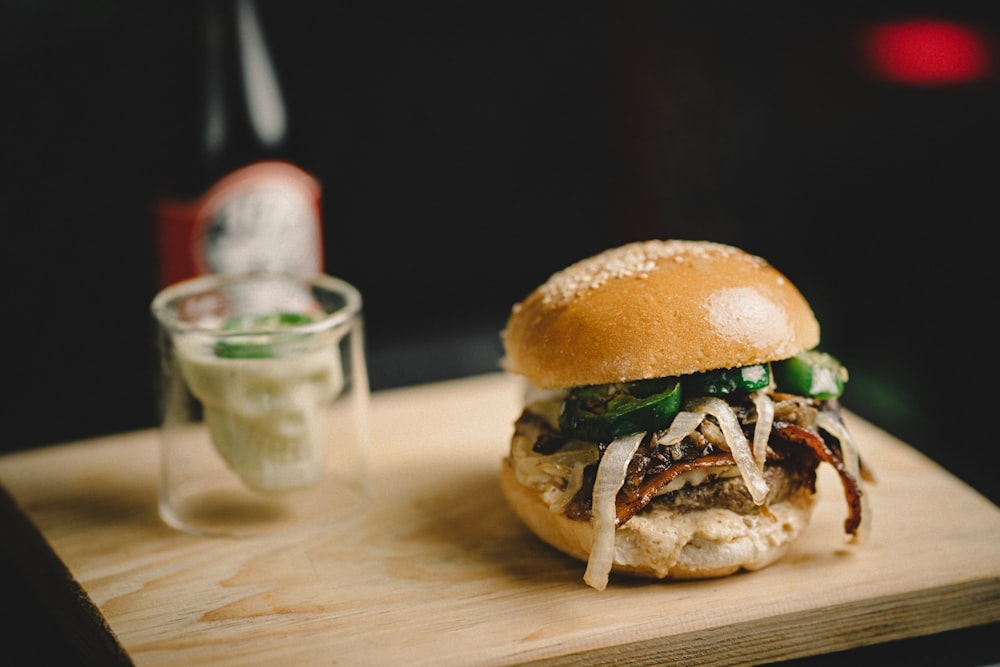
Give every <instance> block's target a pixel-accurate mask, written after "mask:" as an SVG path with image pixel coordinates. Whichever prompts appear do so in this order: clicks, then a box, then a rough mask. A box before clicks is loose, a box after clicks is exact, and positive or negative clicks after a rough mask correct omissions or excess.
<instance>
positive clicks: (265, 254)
mask: <svg viewBox="0 0 1000 667" xmlns="http://www.w3.org/2000/svg"><path fill="white" fill-rule="evenodd" d="M157 217H158V225H159V229H158V230H157V231H158V241H159V245H160V247H159V252H160V282H161V284H162V285H169V284H171V283H175V282H177V281H179V280H183V279H185V278H190V277H192V276H196V275H201V274H205V273H245V272H249V271H272V272H280V273H293V274H297V275H313V274H316V273H320V272H321V271H322V270H323V237H322V233H323V232H322V225H321V217H320V186H319V183H318V182H317V181H316V179H315V178H313V177H312V176H310V175H309V174H307V173H306V172H304V171H302V170H301V169H299V168H298V167H296V166H294V165H291V164H288V163H286V162H258V163H255V164H251V165H249V166H247V167H242V168H241V169H238V170H236V171H234V172H232V173H231V174H229V175H228V176H226V177H224V178H223V179H221V180H220V181H219V182H218V183H216V184H215V185H214V186H213V187H212V188H211V189H210V190H208V192H206V193H205V194H204V195H203V196H202V197H201V198H199V199H197V200H194V201H188V202H181V201H164V202H161V203H160V204H159V206H158V207H157Z"/></svg>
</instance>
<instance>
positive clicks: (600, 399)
mask: <svg viewBox="0 0 1000 667" xmlns="http://www.w3.org/2000/svg"><path fill="white" fill-rule="evenodd" d="M680 406H681V385H680V382H679V381H678V379H677V378H657V379H654V380H637V381H635V382H618V383H612V384H602V385H587V386H580V387H573V388H572V389H571V390H570V392H569V395H568V396H567V397H566V400H565V401H563V404H562V408H561V410H560V413H559V429H560V430H561V431H562V432H563V433H566V434H568V435H570V436H572V437H574V438H578V439H580V440H587V441H589V442H611V441H612V440H614V439H615V438H619V437H621V436H623V435H628V434H629V433H638V432H640V431H652V430H655V429H658V428H662V427H663V426H665V425H666V424H668V423H669V422H670V420H671V419H673V417H674V415H676V414H677V412H678V411H679V410H680Z"/></svg>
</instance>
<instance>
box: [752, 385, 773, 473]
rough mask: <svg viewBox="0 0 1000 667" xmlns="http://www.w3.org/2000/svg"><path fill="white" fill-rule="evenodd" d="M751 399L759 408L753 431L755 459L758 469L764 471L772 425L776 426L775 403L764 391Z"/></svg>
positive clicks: (755, 394)
mask: <svg viewBox="0 0 1000 667" xmlns="http://www.w3.org/2000/svg"><path fill="white" fill-rule="evenodd" d="M750 398H751V399H752V400H753V404H754V407H755V408H757V424H756V425H755V426H754V429H753V458H754V461H756V462H757V468H758V469H759V470H763V469H764V462H765V461H766V460H767V441H768V439H769V438H770V437H771V425H772V424H774V401H772V400H771V397H770V396H768V395H767V394H766V393H765V392H764V391H755V392H754V393H752V394H751V395H750Z"/></svg>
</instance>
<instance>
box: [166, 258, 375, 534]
mask: <svg viewBox="0 0 1000 667" xmlns="http://www.w3.org/2000/svg"><path fill="white" fill-rule="evenodd" d="M151 309H152V312H153V315H154V316H155V318H156V321H157V323H158V344H159V352H160V370H161V372H160V377H161V392H160V394H159V407H160V417H161V418H160V428H159V431H160V452H161V477H160V495H159V511H160V516H161V517H162V519H163V520H164V521H165V522H166V523H167V524H169V525H171V526H173V527H175V528H177V529H180V530H183V531H185V532H189V533H194V534H199V535H221V536H233V537H244V536H245V537H252V536H258V535H265V534H274V533H277V532H284V531H289V530H296V529H300V528H308V527H314V526H317V525H319V524H324V523H330V522H334V521H337V520H340V519H342V518H344V517H346V516H349V515H352V514H356V513H357V512H358V511H360V508H361V506H362V504H363V502H364V496H365V493H366V489H365V486H366V482H365V478H366V458H367V448H368V401H369V388H368V374H367V369H366V365H365V352H364V333H363V324H362V300H361V295H360V294H359V292H358V290H357V289H355V288H354V287H353V286H351V285H350V284H348V283H346V282H344V281H342V280H340V279H338V278H334V277H331V276H327V275H320V276H316V277H312V278H305V277H296V276H288V275H274V274H246V275H209V276H203V277H199V278H193V279H190V280H186V281H183V282H180V283H177V284H174V285H171V286H169V287H167V288H165V289H164V290H163V291H161V292H160V293H159V294H158V295H156V297H155V298H154V299H153V302H152V304H151Z"/></svg>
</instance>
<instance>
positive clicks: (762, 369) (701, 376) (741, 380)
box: [683, 364, 771, 396]
mask: <svg viewBox="0 0 1000 667" xmlns="http://www.w3.org/2000/svg"><path fill="white" fill-rule="evenodd" d="M683 383H684V395H685V396H729V395H730V394H738V393H749V392H751V391H757V390H758V389H764V388H765V387H767V386H768V385H770V384H771V371H770V370H769V369H768V367H767V364H754V365H752V366H740V367H738V368H719V369H716V370H711V371H705V372H704V373H694V374H692V375H685V376H684V378H683Z"/></svg>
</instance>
